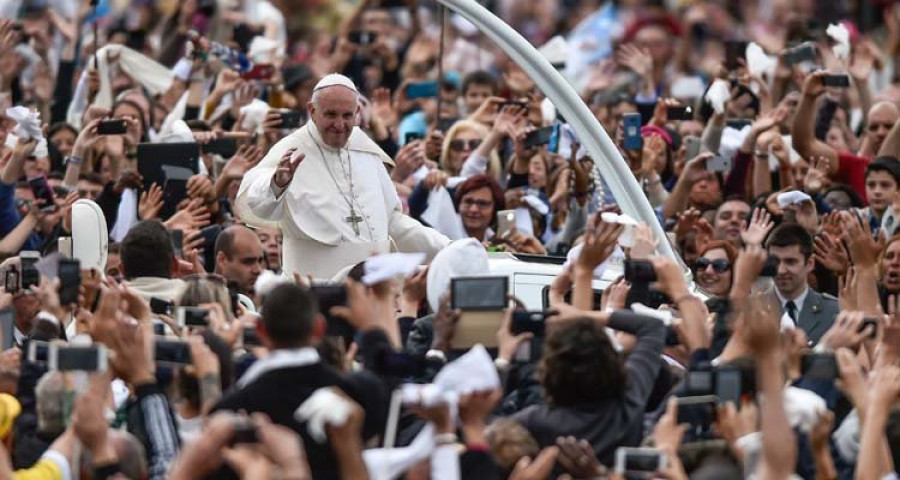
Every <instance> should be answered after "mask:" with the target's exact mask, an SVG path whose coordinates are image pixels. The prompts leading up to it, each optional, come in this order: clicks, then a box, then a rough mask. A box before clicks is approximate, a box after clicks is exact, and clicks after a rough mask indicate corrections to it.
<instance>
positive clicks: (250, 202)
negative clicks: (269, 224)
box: [246, 175, 287, 218]
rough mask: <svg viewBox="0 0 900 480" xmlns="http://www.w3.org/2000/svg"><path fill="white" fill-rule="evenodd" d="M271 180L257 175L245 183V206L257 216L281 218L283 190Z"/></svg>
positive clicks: (284, 189)
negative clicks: (247, 183) (248, 182)
mask: <svg viewBox="0 0 900 480" xmlns="http://www.w3.org/2000/svg"><path fill="white" fill-rule="evenodd" d="M276 189H278V187H277V186H276V185H275V184H274V183H273V182H272V178H271V177H270V178H266V177H265V176H263V175H259V176H257V177H256V178H254V179H253V181H251V182H250V184H249V185H247V196H246V199H247V207H248V208H250V211H251V212H253V214H254V215H256V216H257V217H263V218H281V215H282V214H283V213H284V201H283V200H284V192H285V191H286V190H287V189H286V188H281V189H279V190H280V191H276Z"/></svg>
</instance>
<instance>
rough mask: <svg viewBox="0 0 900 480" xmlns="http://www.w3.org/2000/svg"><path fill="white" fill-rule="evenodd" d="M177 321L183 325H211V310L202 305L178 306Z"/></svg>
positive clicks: (176, 309)
mask: <svg viewBox="0 0 900 480" xmlns="http://www.w3.org/2000/svg"><path fill="white" fill-rule="evenodd" d="M175 321H177V322H178V325H179V326H181V327H206V326H208V325H209V310H205V309H203V308H200V307H176V308H175Z"/></svg>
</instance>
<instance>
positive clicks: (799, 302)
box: [775, 286, 809, 329]
mask: <svg viewBox="0 0 900 480" xmlns="http://www.w3.org/2000/svg"><path fill="white" fill-rule="evenodd" d="M775 295H778V301H779V302H780V303H781V311H782V312H783V313H784V314H783V315H782V316H781V328H782V329H785V328H796V327H798V326H800V312H802V311H803V302H805V301H806V297H807V296H809V286H807V287H806V288H805V289H804V290H803V293H801V294H800V295H797V297H796V298H794V299H790V298H785V296H784V295H782V294H781V292H780V291H779V290H778V289H777V288H776V289H775ZM789 300H793V301H794V305H796V306H797V323H796V325H795V324H794V321H793V320H792V319H791V317H790V315H788V314H787V308H786V307H785V305H786V304H787V302H788V301H789Z"/></svg>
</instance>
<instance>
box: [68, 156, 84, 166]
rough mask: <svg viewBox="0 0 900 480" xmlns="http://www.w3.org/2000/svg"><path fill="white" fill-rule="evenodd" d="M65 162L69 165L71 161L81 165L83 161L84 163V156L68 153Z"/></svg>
mask: <svg viewBox="0 0 900 480" xmlns="http://www.w3.org/2000/svg"><path fill="white" fill-rule="evenodd" d="M63 163H65V164H66V165H68V164H70V163H71V164H73V165H81V164H82V163H84V158H82V157H77V156H75V155H66V158H65V160H64V161H63Z"/></svg>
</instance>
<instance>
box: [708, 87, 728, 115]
mask: <svg viewBox="0 0 900 480" xmlns="http://www.w3.org/2000/svg"><path fill="white" fill-rule="evenodd" d="M729 100H731V89H730V88H728V82H726V81H725V80H722V79H721V78H720V79H718V80H716V81H715V82H713V84H712V86H710V87H709V90H708V91H707V92H706V101H707V102H709V103H710V105H712V107H713V110H715V111H716V113H718V114H719V115H722V114H724V113H725V102H727V101H729Z"/></svg>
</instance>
